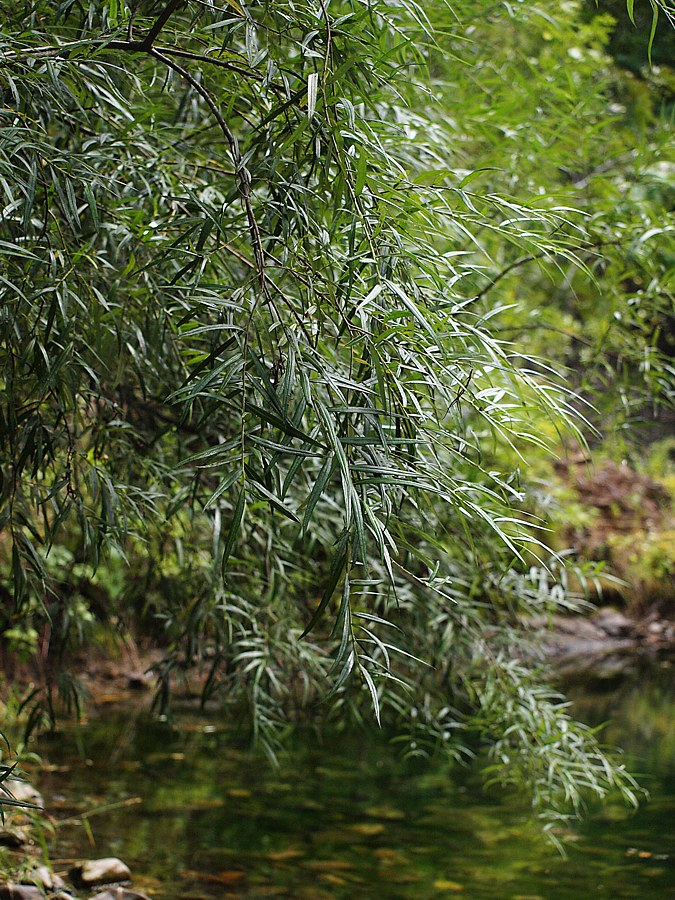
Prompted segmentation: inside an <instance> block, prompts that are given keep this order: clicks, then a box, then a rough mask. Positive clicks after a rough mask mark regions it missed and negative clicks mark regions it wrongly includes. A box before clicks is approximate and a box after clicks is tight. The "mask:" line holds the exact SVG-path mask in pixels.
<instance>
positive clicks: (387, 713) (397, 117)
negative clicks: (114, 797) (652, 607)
mask: <svg viewBox="0 0 675 900" xmlns="http://www.w3.org/2000/svg"><path fill="white" fill-rule="evenodd" d="M662 13H663V15H662V16H661V19H662V22H661V26H660V27H661V28H664V27H665V28H667V27H668V16H667V10H665V9H662ZM0 16H1V18H0V22H1V24H2V34H1V43H0V85H1V90H2V100H1V103H0V106H1V108H0V188H1V189H2V191H3V203H4V207H3V210H2V216H1V218H0V253H1V254H2V257H3V270H2V275H1V280H0V292H1V293H0V317H1V323H2V332H1V333H2V346H1V350H0V386H1V387H2V392H3V404H2V410H1V415H0V453H1V456H0V460H1V465H0V469H1V474H2V483H1V485H0V503H1V506H0V527H1V528H2V531H1V532H0V552H1V553H2V559H1V565H2V572H3V581H4V585H5V586H3V587H2V592H3V594H2V596H3V605H2V612H1V615H2V622H1V628H2V631H3V633H4V634H5V651H6V652H8V653H20V654H24V655H28V656H32V657H33V658H34V660H35V664H36V665H37V666H38V668H39V670H40V672H41V675H42V676H43V678H44V679H45V682H46V685H47V697H48V699H49V703H52V698H53V695H54V692H55V689H56V686H57V684H58V683H59V682H60V683H61V685H62V686H65V688H66V689H67V690H68V691H71V693H72V692H75V693H73V697H74V698H75V699H77V696H76V691H77V688H76V685H75V683H74V682H73V681H72V680H71V679H69V678H68V674H67V673H68V660H69V655H70V654H72V649H73V647H74V646H75V645H76V644H77V642H78V641H82V640H84V639H86V638H87V637H89V638H91V637H92V636H93V635H95V634H96V633H97V626H98V625H101V624H103V625H105V626H107V627H112V628H120V629H123V628H125V627H127V628H128V627H133V628H134V629H135V630H136V633H137V634H143V633H145V634H148V633H151V634H153V636H154V637H155V639H157V638H159V639H161V641H162V643H163V645H164V646H165V647H166V654H165V658H164V661H163V663H162V664H161V665H160V666H159V670H158V674H159V676H160V683H161V689H160V699H161V701H162V703H164V704H166V703H167V702H168V700H169V697H170V691H171V686H172V683H173V682H174V680H175V676H176V675H178V674H180V672H181V671H183V670H185V669H190V668H192V667H194V666H198V667H201V669H202V671H203V673H204V690H205V697H215V696H217V697H219V698H220V699H221V700H222V701H223V702H224V703H225V704H227V705H229V707H230V708H231V709H232V710H233V711H234V710H237V711H239V712H240V713H241V712H242V711H243V712H244V713H245V715H246V720H247V721H248V722H250V723H251V727H252V730H253V732H254V734H255V736H256V738H257V740H258V742H259V744H260V746H262V747H263V748H264V749H265V750H266V752H267V753H268V754H269V755H270V756H273V755H274V753H275V748H276V746H277V744H278V741H279V739H280V738H281V737H282V735H283V733H284V730H285V729H286V728H287V727H288V725H289V723H291V722H293V721H294V720H297V718H299V717H306V716H309V715H316V714H317V713H316V708H317V707H316V703H317V700H318V699H319V698H330V699H331V701H332V705H331V709H332V711H333V714H336V713H340V714H342V715H343V716H344V719H345V720H346V721H353V720H354V719H356V720H361V719H363V718H364V717H371V716H372V715H373V713H374V716H375V718H376V719H378V720H384V721H386V722H387V723H389V724H392V725H395V726H396V727H398V728H399V730H400V731H401V732H402V733H404V734H405V736H406V738H405V739H406V742H407V743H406V746H407V747H408V749H409V752H411V753H413V754H417V753H423V752H429V751H430V750H433V749H435V748H442V749H443V750H445V751H446V752H447V753H448V754H449V755H450V756H453V757H457V756H461V755H462V754H463V753H464V752H465V746H464V741H462V740H461V734H462V730H463V729H465V728H466V727H468V726H469V725H470V726H471V727H472V728H473V729H476V730H478V731H479V732H480V733H481V734H483V735H484V736H485V739H486V741H487V742H488V743H490V744H491V746H492V748H493V749H492V752H493V758H494V764H495V768H494V770H493V771H491V772H490V777H495V778H497V779H500V780H502V781H504V782H505V783H507V784H511V783H513V782H514V781H517V782H518V783H520V784H526V785H527V787H528V789H529V790H530V793H531V796H532V799H533V806H534V808H535V810H536V811H537V812H538V813H540V814H542V815H543V816H545V817H546V819H547V821H548V822H549V824H550V822H551V821H552V820H553V819H555V817H556V816H558V815H563V814H564V813H565V812H566V811H568V810H569V809H570V808H572V809H578V808H579V805H580V803H581V795H582V791H581V790H580V785H582V784H584V785H586V787H587V788H588V789H590V790H591V791H594V792H595V793H597V794H599V795H604V794H605V793H606V792H607V791H608V790H609V789H610V788H611V787H612V786H618V787H620V788H621V790H622V791H623V792H624V794H625V796H626V797H628V798H629V799H633V786H632V782H631V780H630V778H629V777H628V776H626V774H625V772H624V771H623V770H622V769H621V767H620V766H614V765H610V764H609V763H607V760H606V758H605V756H604V755H603V753H602V751H601V750H600V748H599V746H598V744H597V741H596V738H595V737H594V734H593V733H592V732H591V731H590V730H589V729H586V728H584V727H582V726H580V725H578V724H576V723H574V722H573V721H572V720H571V719H570V718H569V716H568V714H567V712H566V707H565V705H564V704H563V703H562V701H561V700H560V698H558V697H556V696H555V695H554V694H552V693H551V692H550V691H549V690H548V689H547V688H546V687H545V686H542V685H541V684H540V682H539V678H538V676H536V675H535V674H534V673H533V671H532V656H533V648H532V641H531V638H530V635H529V634H528V631H527V626H526V625H525V624H524V621H525V620H526V618H527V616H528V615H529V614H531V613H533V612H548V613H551V612H554V611H558V610H567V609H576V608H578V607H579V605H580V604H582V603H583V588H584V586H585V584H586V580H587V578H589V577H592V576H593V570H592V568H591V569H590V570H588V571H586V570H584V568H583V567H577V568H576V569H574V567H571V566H569V565H565V563H564V562H563V559H562V558H561V557H560V556H557V555H556V554H553V553H552V552H551V551H550V550H549V549H548V548H547V542H548V538H547V537H546V535H545V533H543V532H542V525H543V524H545V522H546V517H547V516H548V515H549V508H550V496H551V494H550V491H548V490H547V488H546V482H547V481H548V479H549V475H548V473H550V463H549V462H548V459H549V458H550V457H549V455H548V454H550V452H551V450H555V449H556V448H557V447H558V445H559V443H560V440H561V437H562V435H567V437H568V439H574V440H576V441H578V442H582V443H583V441H584V440H585V439H587V438H591V436H592V435H593V434H594V432H593V427H594V426H596V427H597V426H600V427H604V428H607V429H609V430H610V432H611V434H612V435H613V440H614V439H616V440H617V442H618V441H619V440H620V439H621V436H622V435H623V436H624V437H623V440H622V442H621V443H622V447H625V446H626V441H627V439H628V438H629V437H630V436H631V435H632V433H633V427H634V425H635V422H636V421H637V420H643V419H644V418H645V417H646V416H647V415H652V414H653V412H654V411H657V412H658V413H659V415H661V416H662V418H661V420H659V421H661V422H663V421H666V420H665V419H664V418H663V416H666V415H667V413H665V412H663V410H664V408H666V407H668V406H669V405H671V404H672V399H673V377H672V376H673V369H672V362H671V351H672V334H673V293H672V288H673V284H672V278H673V260H674V258H675V250H674V247H673V226H672V219H670V218H669V216H671V215H672V213H671V209H672V191H673V164H672V161H670V160H669V158H668V143H669V140H670V139H671V137H672V130H671V127H670V126H671V121H672V118H671V117H672V72H671V71H670V70H668V69H666V68H665V66H664V67H662V68H661V69H659V70H658V71H657V70H656V69H653V70H651V72H643V74H641V76H640V77H639V78H638V77H637V76H635V75H633V74H630V73H627V72H624V71H622V70H620V69H619V68H617V67H616V66H615V64H614V63H613V61H612V59H611V57H610V55H608V52H607V49H608V43H609V42H610V40H611V35H612V34H613V32H614V28H615V20H614V19H613V18H612V17H611V16H610V15H608V14H607V13H606V11H605V10H604V9H603V8H601V9H600V14H598V15H595V16H593V17H590V18H589V17H588V16H586V15H585V12H584V9H582V7H581V6H580V5H579V4H578V3H574V2H567V3H563V4H560V3H549V2H541V3H519V4H515V5H510V4H505V3H487V2H486V3H481V4H475V3H468V2H466V3H464V2H461V3H459V4H455V5H453V6H452V8H450V7H447V6H445V5H444V4H441V3H438V4H435V3H434V4H428V5H426V4H425V6H424V8H422V7H418V6H417V5H416V4H414V3H413V2H390V3H381V2H371V3H366V4H359V3H350V2H340V3H331V4H328V5H327V4H322V3H321V2H319V3H313V2H306V3H295V4H290V3H288V4H286V3H274V4H271V3H264V2H254V3H250V4H248V5H245V4H240V3H238V2H234V0H232V2H229V3H227V4H225V5H224V6H223V7H218V6H215V5H212V4H210V3H206V2H201V0H190V2H187V3H179V2H168V3H167V4H166V5H165V6H162V5H161V4H153V3H150V2H140V3H138V4H136V5H134V6H127V5H126V4H124V3H122V2H120V0H108V2H107V3H104V4H91V5H89V6H86V5H84V4H76V3H70V2H66V3H63V4H58V3H55V2H50V0H37V2H34V3H31V4H23V3H22V4H12V3H9V4H5V5H4V7H3V11H2V13H0ZM647 39H648V36H647ZM659 40H660V38H659ZM658 46H660V45H658ZM657 52H658V47H657V44H656V43H655V44H654V46H653V53H654V58H655V61H656V58H657V56H656V55H657ZM590 404H595V406H594V407H592V406H591V405H590ZM614 436H616V438H615V437H614ZM592 440H595V438H592ZM570 579H572V581H571V580H570ZM571 583H572V584H574V586H575V588H576V589H577V590H576V592H575V590H571V589H570V584H571Z"/></svg>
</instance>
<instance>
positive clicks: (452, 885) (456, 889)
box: [434, 878, 464, 894]
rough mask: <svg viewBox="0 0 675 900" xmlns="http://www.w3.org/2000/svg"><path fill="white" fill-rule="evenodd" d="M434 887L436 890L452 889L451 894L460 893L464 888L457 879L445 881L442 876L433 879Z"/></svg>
mask: <svg viewBox="0 0 675 900" xmlns="http://www.w3.org/2000/svg"><path fill="white" fill-rule="evenodd" d="M434 887H435V888H436V890H437V891H452V893H453V894H460V893H461V892H462V891H463V890H464V885H463V884H460V883H459V882H458V881H445V880H444V879H442V878H441V879H439V880H438V881H434Z"/></svg>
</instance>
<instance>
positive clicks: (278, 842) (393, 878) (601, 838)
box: [39, 660, 675, 900]
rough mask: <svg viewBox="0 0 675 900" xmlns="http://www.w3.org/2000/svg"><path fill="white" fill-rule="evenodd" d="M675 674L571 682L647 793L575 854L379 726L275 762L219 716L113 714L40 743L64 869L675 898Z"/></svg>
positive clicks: (580, 840)
mask: <svg viewBox="0 0 675 900" xmlns="http://www.w3.org/2000/svg"><path fill="white" fill-rule="evenodd" d="M674 672H675V669H674V668H673V666H672V663H671V661H668V660H662V661H660V662H656V663H655V662H653V661H652V662H650V663H649V664H647V663H640V662H639V661H636V662H635V663H634V664H632V665H629V666H627V667H625V668H624V670H623V671H622V672H621V673H620V674H619V675H616V676H615V677H613V678H611V679H604V680H601V681H598V682H593V681H592V680H590V679H579V680H577V682H576V683H572V684H570V685H569V686H568V693H569V695H570V697H571V698H573V700H574V702H575V707H574V710H575V713H576V714H577V715H578V716H579V717H580V718H582V719H584V720H585V721H588V722H590V723H592V724H598V723H600V722H605V721H609V724H608V726H607V727H606V729H605V731H604V736H605V740H606V742H607V743H615V744H618V745H619V746H621V747H623V748H624V750H625V752H626V759H627V762H628V764H629V767H630V768H631V771H633V772H635V773H637V774H638V775H639V780H640V782H641V784H642V785H643V786H644V787H646V788H647V789H648V790H649V792H650V795H651V797H650V800H649V802H647V803H644V804H643V805H642V807H641V808H640V809H639V810H638V811H637V812H636V813H634V812H631V811H630V810H626V809H625V808H624V807H623V806H622V805H621V804H620V803H619V802H618V801H616V802H610V803H609V804H608V805H606V806H605V807H603V808H602V809H601V810H598V811H596V812H595V814H593V815H591V816H590V817H589V818H588V819H587V820H586V821H585V822H583V823H581V824H579V825H578V826H576V827H575V828H574V831H570V832H569V833H565V832H563V833H562V834H561V835H560V837H561V840H562V841H563V843H564V845H565V848H566V852H567V858H566V859H563V858H562V857H561V856H560V854H559V853H558V852H557V851H556V850H555V848H554V847H552V846H551V844H550V843H549V842H547V841H546V840H545V838H544V837H543V836H542V834H541V831H540V830H539V829H538V827H537V825H536V824H535V823H533V822H532V821H531V819H530V818H529V817H528V810H527V808H525V807H524V806H523V804H522V800H521V799H520V798H517V797H514V796H507V795H504V794H503V793H501V792H500V791H498V790H496V789H494V790H490V791H487V792H486V791H485V790H483V788H482V786H481V783H480V780H479V778H478V773H477V771H475V769H473V768H472V767H471V766H468V767H463V768H462V767H457V766H455V767H454V768H450V767H449V766H448V765H447V763H445V762H444V761H442V760H441V759H438V760H430V761H425V762H420V761H406V760H403V759H401V757H400V753H399V751H398V750H397V749H396V746H392V745H391V744H390V743H389V742H388V741H387V740H386V736H385V735H382V734H381V733H378V732H376V731H375V729H373V730H372V731H370V732H368V733H366V734H364V733H359V734H356V735H355V734H353V733H352V734H340V733H335V734H333V733H330V734H326V735H324V737H323V739H322V740H321V742H319V741H318V739H317V737H316V735H314V734H311V735H309V734H308V735H306V736H303V735H298V736H297V738H296V739H295V743H294V746H293V751H292V753H289V754H288V755H286V756H285V757H283V758H282V759H281V765H280V768H278V769H276V770H275V769H273V768H271V767H270V766H269V765H268V763H267V762H266V761H265V760H264V759H262V758H260V757H259V756H256V755H253V754H251V753H249V752H248V750H247V749H246V747H245V745H243V744H242V743H241V741H237V739H236V737H235V736H233V734H232V732H231V730H230V731H229V732H228V730H226V729H225V728H223V726H222V723H220V722H219V720H218V719H217V718H211V717H204V716H201V717H197V716H196V715H195V714H194V713H192V714H190V713H186V714H182V713H181V715H180V716H178V717H177V720H176V722H174V724H173V726H172V727H170V726H169V725H167V724H166V723H162V722H158V721H157V720H153V718H152V717H151V716H150V715H149V714H148V713H147V711H139V710H138V709H136V710H129V709H127V710H124V711H123V710H120V709H119V708H115V709H112V708H111V709H105V708H104V709H103V710H99V712H98V713H95V714H92V716H91V717H90V720H89V722H88V723H87V724H86V725H82V726H78V727H72V728H68V729H65V730H63V731H61V732H59V733H58V734H57V735H53V736H51V737H49V738H47V737H45V738H43V739H42V741H41V743H40V747H39V751H40V753H41V754H42V756H43V758H44V760H45V762H46V763H47V765H46V766H45V770H44V771H43V774H42V776H41V779H40V783H39V787H40V790H41V791H42V792H43V794H44V795H45V798H46V802H47V805H48V807H49V810H50V813H51V815H52V817H53V819H54V820H55V822H56V823H57V825H56V829H55V831H54V834H53V835H52V836H50V835H48V834H47V843H48V848H49V851H50V854H51V857H52V862H53V864H54V868H55V869H56V870H57V871H58V870H59V869H61V870H63V869H67V868H68V866H69V864H70V863H71V861H73V860H75V859H78V858H93V857H97V856H119V857H121V858H122V859H123V860H124V861H125V862H126V863H127V864H128V865H129V866H130V867H131V869H132V872H133V874H134V887H135V888H137V889H139V890H144V891H146V892H147V893H148V894H149V895H150V896H151V897H153V898H157V900H178V898H183V900H188V898H191V900H210V898H216V897H217V898H222V897H238V896H247V897H275V896H280V897H293V898H296V897H297V898H316V900H321V898H324V897H326V898H333V897H335V898H361V897H378V898H415V900H424V898H431V897H443V896H452V895H453V894H455V895H464V896H466V897H470V898H472V900H474V898H475V900H483V898H485V900H489V898H495V900H507V898H511V900H535V898H546V900H555V898H573V897H579V896H582V897H591V896H592V897H605V898H640V900H642V898H659V900H664V898H675V684H674V679H673V674H674Z"/></svg>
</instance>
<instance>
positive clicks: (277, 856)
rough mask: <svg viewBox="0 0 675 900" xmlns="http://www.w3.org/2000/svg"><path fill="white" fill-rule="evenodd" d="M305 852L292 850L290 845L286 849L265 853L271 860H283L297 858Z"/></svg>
mask: <svg viewBox="0 0 675 900" xmlns="http://www.w3.org/2000/svg"><path fill="white" fill-rule="evenodd" d="M304 855H305V854H304V853H303V852H302V850H293V849H292V848H291V847H289V848H288V850H279V851H277V852H276V853H267V854H266V858H267V859H269V860H271V861H272V862H285V861H286V860H287V859H297V858H298V857H299V856H304Z"/></svg>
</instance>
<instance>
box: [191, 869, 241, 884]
mask: <svg viewBox="0 0 675 900" xmlns="http://www.w3.org/2000/svg"><path fill="white" fill-rule="evenodd" d="M180 875H181V878H194V879H195V881H206V882H208V883H209V884H236V882H238V881H241V880H242V878H245V877H246V872H242V871H241V870H239V869H226V870H224V871H223V872H217V873H215V874H211V873H210V872H194V871H193V870H192V869H184V870H183V871H182V872H181V873H180Z"/></svg>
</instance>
